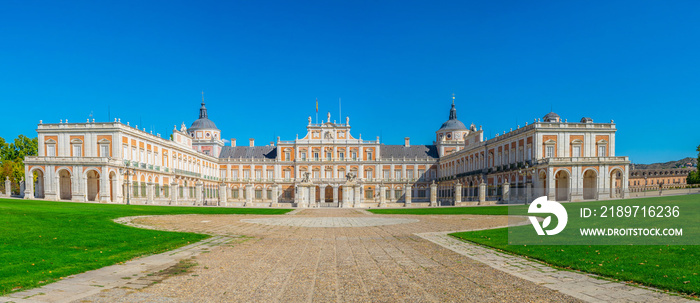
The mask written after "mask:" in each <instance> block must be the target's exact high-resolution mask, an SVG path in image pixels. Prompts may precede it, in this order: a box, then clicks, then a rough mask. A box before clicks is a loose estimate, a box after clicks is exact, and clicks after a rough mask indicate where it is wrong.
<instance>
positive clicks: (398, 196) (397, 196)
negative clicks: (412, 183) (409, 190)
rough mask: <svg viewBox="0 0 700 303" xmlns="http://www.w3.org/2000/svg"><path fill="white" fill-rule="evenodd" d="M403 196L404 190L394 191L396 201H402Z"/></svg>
mask: <svg viewBox="0 0 700 303" xmlns="http://www.w3.org/2000/svg"><path fill="white" fill-rule="evenodd" d="M402 195H403V190H400V189H395V190H394V198H396V200H398V199H401V196H402Z"/></svg>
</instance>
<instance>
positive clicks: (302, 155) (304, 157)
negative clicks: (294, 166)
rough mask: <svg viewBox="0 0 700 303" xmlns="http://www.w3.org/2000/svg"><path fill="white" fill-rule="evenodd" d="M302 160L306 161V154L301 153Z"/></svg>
mask: <svg viewBox="0 0 700 303" xmlns="http://www.w3.org/2000/svg"><path fill="white" fill-rule="evenodd" d="M301 160H302V161H306V152H302V153H301Z"/></svg>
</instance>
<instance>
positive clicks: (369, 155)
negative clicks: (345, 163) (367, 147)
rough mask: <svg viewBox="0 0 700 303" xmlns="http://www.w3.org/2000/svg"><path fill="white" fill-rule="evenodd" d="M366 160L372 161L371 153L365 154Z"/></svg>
mask: <svg viewBox="0 0 700 303" xmlns="http://www.w3.org/2000/svg"><path fill="white" fill-rule="evenodd" d="M367 160H372V152H367Z"/></svg>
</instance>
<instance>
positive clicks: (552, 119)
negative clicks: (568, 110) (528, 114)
mask: <svg viewBox="0 0 700 303" xmlns="http://www.w3.org/2000/svg"><path fill="white" fill-rule="evenodd" d="M560 118H561V117H559V115H557V114H556V113H555V112H549V114H546V115H545V116H544V118H542V120H544V122H559V119H560Z"/></svg>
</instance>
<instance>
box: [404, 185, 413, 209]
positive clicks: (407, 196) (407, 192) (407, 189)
mask: <svg viewBox="0 0 700 303" xmlns="http://www.w3.org/2000/svg"><path fill="white" fill-rule="evenodd" d="M412 191H413V189H412V187H411V184H406V185H405V186H404V188H403V192H404V202H405V203H404V204H405V206H406V207H411V199H412V198H413V193H412Z"/></svg>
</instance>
